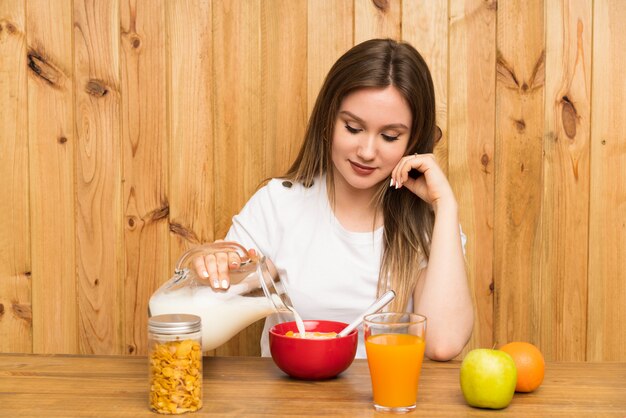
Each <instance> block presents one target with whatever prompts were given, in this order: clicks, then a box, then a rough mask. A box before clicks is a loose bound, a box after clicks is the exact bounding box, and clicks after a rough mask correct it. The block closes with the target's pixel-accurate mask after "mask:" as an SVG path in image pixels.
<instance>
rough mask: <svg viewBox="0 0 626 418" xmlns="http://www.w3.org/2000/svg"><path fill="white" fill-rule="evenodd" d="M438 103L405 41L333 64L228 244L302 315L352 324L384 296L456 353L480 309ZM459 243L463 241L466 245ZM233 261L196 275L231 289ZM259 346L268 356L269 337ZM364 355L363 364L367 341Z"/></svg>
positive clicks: (360, 50)
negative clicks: (278, 166) (284, 166)
mask: <svg viewBox="0 0 626 418" xmlns="http://www.w3.org/2000/svg"><path fill="white" fill-rule="evenodd" d="M434 134H435V96H434V90H433V85H432V79H431V76H430V72H429V70H428V67H427V65H426V63H425V62H424V60H423V59H422V57H421V56H420V54H419V53H418V52H417V51H416V50H415V49H414V48H413V47H412V46H410V45H409V44H407V43H398V42H395V41H393V40H389V39H374V40H369V41H366V42H363V43H361V44H359V45H356V46H355V47H353V48H352V49H350V50H349V51H347V52H346V53H345V54H344V55H343V56H342V57H341V58H339V60H338V61H337V62H336V63H335V64H334V66H333V67H332V68H331V70H330V72H329V73H328V75H327V77H326V80H325V81H324V84H323V86H322V88H321V91H320V93H319V96H318V98H317V101H316V103H315V107H314V109H313V111H312V114H311V117H310V120H309V124H308V127H307V130H306V134H305V137H304V142H303V144H302V148H301V150H300V153H299V155H298V157H297V158H296V160H295V162H294V163H293V165H292V166H291V168H290V169H289V171H288V172H287V173H286V174H285V175H284V176H283V177H282V178H277V179H272V180H270V181H269V183H267V184H266V185H265V186H263V187H262V188H260V189H259V190H258V191H257V193H256V194H255V195H254V196H252V198H251V199H250V200H249V201H248V202H247V204H246V205H245V207H244V208H243V210H242V211H241V212H240V213H239V214H238V215H236V216H235V217H234V218H233V224H232V227H231V228H230V230H229V232H228V234H227V236H226V237H225V240H227V241H235V242H238V243H240V244H242V245H243V246H244V247H246V248H252V249H257V250H259V251H260V252H261V253H262V254H264V255H265V256H267V257H268V258H269V259H270V260H271V262H272V263H273V264H272V268H274V269H275V271H276V272H277V274H279V275H281V278H282V281H283V282H284V283H285V284H286V286H287V290H288V293H289V296H290V298H291V300H292V302H293V304H294V307H295V308H296V310H297V311H298V312H299V313H300V315H301V316H302V317H303V318H304V319H329V320H336V321H343V322H350V321H352V320H353V319H354V318H356V317H357V316H358V315H359V314H360V313H361V312H363V311H364V310H365V309H366V308H367V307H368V306H369V305H370V304H371V303H372V302H373V301H374V300H375V298H376V297H377V295H379V294H382V293H383V292H385V291H386V290H388V289H393V290H394V291H395V292H396V295H397V296H396V299H395V300H394V301H393V302H392V304H391V306H390V307H389V310H396V311H397V310H401V311H414V312H416V313H420V314H422V315H424V316H426V317H427V318H428V332H427V337H426V355H427V356H428V357H429V358H431V359H436V360H448V359H451V358H453V357H455V356H456V355H457V354H458V353H459V352H460V351H461V350H462V348H463V347H464V346H465V344H466V343H467V341H468V339H469V337H470V334H471V330H472V326H473V308H472V299H471V296H470V291H469V288H468V283H467V277H466V272H465V262H464V256H463V244H462V233H461V231H460V227H459V219H458V210H457V202H456V199H455V197H454V194H453V192H452V189H451V187H450V184H449V183H448V181H447V179H446V177H445V175H444V173H443V172H442V170H441V168H440V167H439V166H438V165H437V162H436V161H435V158H434V157H433V154H432V151H433V143H434ZM463 239H464V237H463ZM238 263H239V259H238V256H237V255H236V254H235V253H228V254H226V253H221V254H216V255H210V256H207V257H205V258H198V259H196V261H195V269H196V271H197V272H198V273H199V275H200V276H202V277H205V278H207V280H209V281H210V283H211V285H212V286H213V287H215V288H226V287H228V285H229V282H228V269H229V267H230V268H233V267H237V266H238ZM275 321H276V319H275V318H272V317H269V318H268V319H267V320H266V325H265V330H264V333H263V338H262V341H261V346H262V347H261V348H262V353H263V355H269V348H268V345H267V330H268V329H269V327H270V326H272V325H273V324H274V322H275ZM357 356H358V357H364V356H365V351H364V347H363V341H362V338H360V339H359V349H358V351H357Z"/></svg>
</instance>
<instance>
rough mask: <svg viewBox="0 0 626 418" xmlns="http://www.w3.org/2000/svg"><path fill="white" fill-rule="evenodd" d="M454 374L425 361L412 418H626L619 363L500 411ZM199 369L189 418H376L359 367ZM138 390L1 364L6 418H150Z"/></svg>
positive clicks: (110, 376) (22, 361)
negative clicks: (307, 371)
mask: <svg viewBox="0 0 626 418" xmlns="http://www.w3.org/2000/svg"><path fill="white" fill-rule="evenodd" d="M459 367H460V363H459V362H449V363H436V362H431V361H426V362H424V365H423V367H422V373H421V376H420V383H419V392H418V397H417V410H416V411H415V412H414V413H413V414H416V415H419V416H422V415H423V416H429V417H431V416H432V417H451V416H471V417H492V416H494V414H497V415H498V416H505V417H538V416H550V417H572V416H577V417H578V416H580V417H586V416H594V417H605V416H606V417H615V416H618V417H619V416H622V415H623V412H624V410H625V409H626V399H625V398H624V396H623V393H624V390H626V384H625V382H626V363H553V362H548V363H547V366H546V370H547V372H546V377H545V380H544V381H543V384H542V385H541V387H540V388H539V389H537V390H536V391H535V392H533V393H530V394H523V393H518V394H515V396H514V397H513V400H512V402H511V404H510V405H509V406H508V407H507V408H506V409H502V410H499V411H493V410H486V409H478V408H472V407H470V406H468V405H467V404H466V403H465V400H464V399H463V395H462V393H461V389H460V387H459ZM203 369H204V370H203V400H204V406H203V408H202V409H200V410H199V411H197V412H195V413H194V414H193V416H194V417H205V416H206V417H208V416H215V415H218V416H238V417H239V416H254V417H259V416H260V417H263V416H266V417H275V416H292V417H293V416H320V417H321V416H333V417H335V416H345V417H354V416H358V417H377V416H380V414H379V413H377V412H375V411H374V408H373V407H372V392H371V384H370V378H369V371H368V367H367V361H366V360H355V361H354V363H352V365H351V366H350V367H349V368H348V369H347V370H346V371H345V372H344V373H342V374H341V375H340V376H339V377H338V378H336V379H330V380H326V381H317V382H307V381H302V380H296V379H291V378H288V377H287V376H286V375H285V374H284V373H283V372H281V371H280V370H279V369H278V368H277V367H276V366H275V365H274V363H273V362H272V360H271V359H269V358H252V357H248V358H244V357H229V358H224V357H212V358H205V359H204V362H203ZM582 376H584V378H581V377H582ZM147 384H148V376H147V365H146V359H145V357H124V356H116V357H107V356H90V357H68V356H45V357H44V356H23V355H22V356H12V355H6V354H5V355H2V356H0V400H2V407H3V413H5V414H7V415H8V416H11V417H37V416H41V412H42V411H45V413H46V416H47V417H67V416H72V417H93V416H97V417H103V418H104V417H116V418H122V417H133V418H136V417H151V416H155V414H154V413H152V412H150V411H149V409H148V387H147Z"/></svg>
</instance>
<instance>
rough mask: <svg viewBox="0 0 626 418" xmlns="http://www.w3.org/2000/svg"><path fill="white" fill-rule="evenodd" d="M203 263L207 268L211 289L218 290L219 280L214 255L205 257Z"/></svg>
mask: <svg viewBox="0 0 626 418" xmlns="http://www.w3.org/2000/svg"><path fill="white" fill-rule="evenodd" d="M204 263H205V265H206V267H207V271H208V272H209V280H210V284H211V287H213V289H219V288H220V280H219V273H218V271H217V261H216V259H215V255H214V254H207V255H205V256H204Z"/></svg>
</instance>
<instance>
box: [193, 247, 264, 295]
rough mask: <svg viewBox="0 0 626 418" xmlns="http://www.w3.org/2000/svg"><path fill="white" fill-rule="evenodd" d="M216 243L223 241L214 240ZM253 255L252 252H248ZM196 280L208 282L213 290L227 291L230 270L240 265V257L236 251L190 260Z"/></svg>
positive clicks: (201, 256)
mask: <svg viewBox="0 0 626 418" xmlns="http://www.w3.org/2000/svg"><path fill="white" fill-rule="evenodd" d="M215 242H216V243H219V242H223V240H216V241H215ZM250 254H251V255H252V254H254V250H250ZM192 264H193V266H194V269H195V271H196V274H197V276H198V278H199V279H200V280H201V281H205V282H208V283H209V285H210V286H211V287H212V288H213V289H228V287H229V286H230V275H229V271H230V270H236V269H238V268H239V266H240V265H241V257H240V256H239V254H238V253H237V252H236V251H223V252H215V253H212V254H206V255H200V256H198V257H196V258H194V259H193V260H192Z"/></svg>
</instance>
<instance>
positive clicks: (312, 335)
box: [285, 331, 337, 340]
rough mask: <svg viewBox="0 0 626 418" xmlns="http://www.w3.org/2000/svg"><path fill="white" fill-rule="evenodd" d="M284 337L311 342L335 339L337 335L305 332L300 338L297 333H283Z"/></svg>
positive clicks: (334, 333)
mask: <svg viewBox="0 0 626 418" xmlns="http://www.w3.org/2000/svg"><path fill="white" fill-rule="evenodd" d="M285 337H293V338H308V339H311V340H324V339H327V338H335V337H337V333H336V332H305V333H304V337H301V336H300V333H299V332H293V331H287V332H286V333H285Z"/></svg>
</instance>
